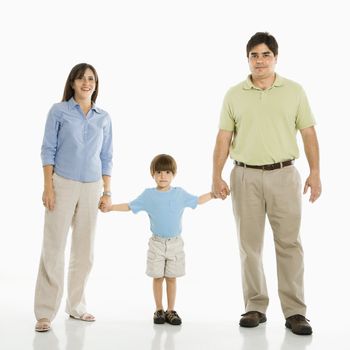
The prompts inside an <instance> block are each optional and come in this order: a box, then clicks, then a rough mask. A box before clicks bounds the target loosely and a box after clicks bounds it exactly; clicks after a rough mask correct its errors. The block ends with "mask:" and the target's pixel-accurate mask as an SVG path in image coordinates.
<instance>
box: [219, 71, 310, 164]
mask: <svg viewBox="0 0 350 350" xmlns="http://www.w3.org/2000/svg"><path fill="white" fill-rule="evenodd" d="M313 125H315V120H314V117H313V115H312V112H311V109H310V106H309V103H308V100H307V97H306V95H305V92H304V90H303V88H302V87H301V86H300V85H299V84H297V83H295V82H293V81H291V80H288V79H285V78H282V77H281V76H279V75H277V74H276V79H275V82H274V83H273V85H272V86H271V87H270V88H269V89H266V90H262V89H260V88H258V87H256V86H254V85H253V83H252V82H251V80H250V76H248V78H247V79H246V80H245V81H243V82H241V83H240V84H238V85H236V86H234V87H232V88H230V89H229V91H228V92H227V93H226V96H225V98H224V102H223V106H222V111H221V116H220V129H222V130H226V131H233V133H234V136H233V140H232V143H231V146H230V156H231V158H233V159H235V160H237V161H240V162H243V163H246V164H250V165H263V164H272V163H278V162H282V161H284V160H289V159H295V158H298V157H299V150H298V145H297V140H296V132H297V130H300V129H304V128H307V127H310V126H313Z"/></svg>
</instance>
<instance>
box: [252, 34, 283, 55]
mask: <svg viewBox="0 0 350 350" xmlns="http://www.w3.org/2000/svg"><path fill="white" fill-rule="evenodd" d="M259 44H265V45H266V46H267V47H268V48H269V49H270V50H271V51H272V52H273V55H274V56H277V55H278V44H277V41H276V39H275V38H274V37H273V36H272V35H271V34H269V33H268V32H257V33H255V34H254V35H253V36H252V37H251V38H250V39H249V41H248V43H247V57H249V52H250V51H252V48H253V47H254V46H256V45H259Z"/></svg>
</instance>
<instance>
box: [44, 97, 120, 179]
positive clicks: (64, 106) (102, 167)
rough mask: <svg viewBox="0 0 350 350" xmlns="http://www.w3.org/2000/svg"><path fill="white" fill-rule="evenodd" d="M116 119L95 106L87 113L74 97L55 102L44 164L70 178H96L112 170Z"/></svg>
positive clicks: (46, 136)
mask: <svg viewBox="0 0 350 350" xmlns="http://www.w3.org/2000/svg"><path fill="white" fill-rule="evenodd" d="M112 156H113V142H112V123H111V118H110V116H109V115H108V113H107V112H105V111H104V110H102V109H100V108H97V107H96V106H95V105H93V106H92V108H91V109H90V111H89V113H88V114H87V115H86V116H85V115H84V113H83V111H82V110H81V108H80V106H79V104H78V103H77V102H75V100H74V99H73V98H71V99H70V100H69V101H65V102H60V103H55V104H54V105H53V106H52V108H51V109H50V111H49V114H48V116H47V121H46V126H45V134H44V139H43V144H42V147H41V160H42V164H43V166H44V165H53V166H54V172H55V173H56V174H57V175H60V176H62V177H64V178H66V179H71V180H75V181H80V182H94V181H98V180H100V179H101V177H102V175H109V176H110V175H111V173H112Z"/></svg>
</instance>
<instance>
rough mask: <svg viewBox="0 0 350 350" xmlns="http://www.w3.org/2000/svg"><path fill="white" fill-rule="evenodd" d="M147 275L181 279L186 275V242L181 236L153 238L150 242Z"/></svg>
mask: <svg viewBox="0 0 350 350" xmlns="http://www.w3.org/2000/svg"><path fill="white" fill-rule="evenodd" d="M148 247H149V248H148V252H147V270H146V274H147V275H148V276H150V277H153V278H161V277H170V278H171V277H181V276H183V275H184V274H185V252H184V249H183V248H184V242H183V240H182V238H181V236H176V237H172V238H162V237H159V236H152V237H151V238H150V239H149V241H148Z"/></svg>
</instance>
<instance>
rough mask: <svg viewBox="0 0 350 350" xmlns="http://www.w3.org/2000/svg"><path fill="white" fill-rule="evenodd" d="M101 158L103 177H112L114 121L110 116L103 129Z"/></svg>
mask: <svg viewBox="0 0 350 350" xmlns="http://www.w3.org/2000/svg"><path fill="white" fill-rule="evenodd" d="M100 157H101V164H102V175H108V176H111V175H112V167H113V136H112V121H111V118H110V116H109V115H108V116H107V118H106V124H105V126H104V128H103V143H102V149H101V154H100Z"/></svg>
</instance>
